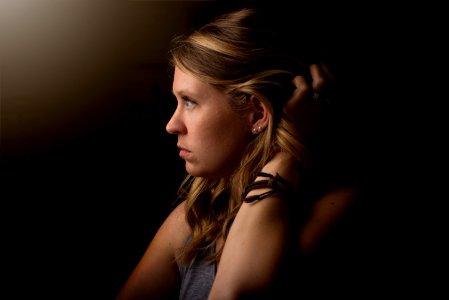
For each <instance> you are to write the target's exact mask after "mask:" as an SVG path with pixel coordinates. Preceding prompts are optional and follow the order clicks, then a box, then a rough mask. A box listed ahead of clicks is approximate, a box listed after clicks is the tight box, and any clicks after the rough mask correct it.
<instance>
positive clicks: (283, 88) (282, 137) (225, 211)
mask: <svg viewBox="0 0 449 300" xmlns="http://www.w3.org/2000/svg"><path fill="white" fill-rule="evenodd" d="M270 24H271V23H270V20H269V19H268V18H267V16H266V15H264V14H263V13H262V12H260V11H257V10H255V9H254V8H243V9H239V10H237V11H234V12H228V13H226V14H223V15H221V16H220V17H218V18H216V19H214V20H212V21H211V22H210V23H207V24H206V25H203V26H202V27H200V28H199V29H198V30H194V31H192V32H190V33H188V34H187V35H181V36H178V37H176V38H174V39H173V44H172V47H171V50H170V52H169V71H170V73H171V74H173V71H174V68H175V67H177V68H180V69H181V70H183V71H184V72H187V73H189V74H191V75H193V76H195V77H196V78H198V79H200V80H201V81H203V82H206V83H208V84H211V85H212V86H214V87H215V88H216V89H218V90H220V91H221V92H223V93H225V94H227V95H229V96H230V98H231V103H230V105H231V107H232V108H233V109H235V110H236V111H240V112H241V113H245V111H246V110H247V105H248V99H249V98H250V97H251V96H255V97H257V98H258V99H259V100H260V101H263V102H264V104H265V105H266V107H267V108H268V110H269V112H270V118H269V123H268V126H267V128H266V130H264V131H263V132H261V133H260V134H258V135H255V136H254V138H253V139H252V140H251V141H250V142H249V143H248V145H246V147H245V150H244V152H243V154H242V158H241V161H240V164H239V166H238V167H237V168H236V170H235V171H234V172H233V173H232V174H231V175H230V176H228V177H226V178H219V179H210V178H202V177H193V176H191V175H187V177H186V178H185V180H184V181H183V183H182V184H181V186H180V189H179V193H178V194H179V199H185V200H186V206H185V207H186V219H187V223H188V224H189V226H190V228H191V230H192V234H191V237H190V239H189V241H188V243H187V244H186V246H185V247H184V248H183V250H182V252H181V254H180V255H179V257H178V258H177V260H178V262H180V263H189V262H190V261H191V260H192V259H193V258H194V257H195V256H206V253H208V250H210V249H211V247H215V245H216V243H217V241H218V239H219V238H221V237H223V238H224V239H226V237H227V235H228V232H229V229H230V226H231V225H232V222H233V220H234V218H235V216H236V214H237V211H238V209H239V208H240V206H241V204H242V200H241V198H240V195H241V193H242V191H243V189H244V187H245V186H246V185H247V184H248V183H250V182H252V181H254V180H255V177H256V175H257V173H259V172H260V171H261V169H262V167H263V166H264V165H265V164H266V162H267V161H268V160H269V159H270V158H271V157H272V155H273V153H275V152H277V151H286V152H289V153H291V154H292V155H293V156H294V157H296V158H297V160H298V161H300V162H303V163H305V161H306V157H307V156H306V151H305V148H304V147H303V145H302V144H301V143H300V142H299V141H298V139H297V138H296V136H297V135H296V133H295V131H294V129H293V126H292V124H291V123H290V122H289V121H288V120H287V119H286V118H285V117H284V116H283V106H284V104H285V103H286V102H287V100H288V99H289V98H290V97H291V95H292V92H293V90H294V86H293V84H292V80H293V78H294V77H295V76H297V75H304V74H305V72H304V70H305V69H304V68H305V64H304V63H303V61H302V60H301V59H300V58H299V57H298V56H297V53H295V54H293V51H290V49H289V47H288V45H287V44H286V43H285V41H284V40H282V39H281V36H280V35H279V34H278V33H277V32H276V31H275V30H274V29H273V28H274V27H273V26H271V25H270ZM286 45H287V46H286ZM212 252H213V253H214V254H213V255H209V256H207V259H209V260H210V261H213V262H217V261H218V260H219V258H220V256H221V253H222V249H220V250H218V251H217V252H215V251H212Z"/></svg>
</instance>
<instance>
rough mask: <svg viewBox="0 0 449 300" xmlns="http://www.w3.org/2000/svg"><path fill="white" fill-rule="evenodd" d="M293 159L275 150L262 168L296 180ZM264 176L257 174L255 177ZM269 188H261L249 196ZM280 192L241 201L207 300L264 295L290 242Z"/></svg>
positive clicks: (261, 178) (285, 212) (270, 172)
mask: <svg viewBox="0 0 449 300" xmlns="http://www.w3.org/2000/svg"><path fill="white" fill-rule="evenodd" d="M299 170H300V168H298V167H297V164H296V160H295V159H294V158H293V157H291V156H290V155H289V154H287V153H278V154H276V155H275V156H274V158H273V159H272V160H271V161H270V162H268V163H267V165H265V167H264V168H263V170H262V172H265V173H269V174H272V175H276V173H278V174H279V175H280V176H282V177H283V178H284V179H286V180H288V181H289V182H290V183H293V184H295V183H297V182H298V181H299V176H300V174H299ZM264 179H266V178H263V177H258V178H257V179H256V181H259V180H264ZM266 191H269V189H266V188H262V189H257V190H253V191H251V192H250V193H249V194H248V196H251V195H257V194H261V193H264V192H266ZM286 200H287V199H285V198H284V196H283V195H282V194H273V195H271V196H268V197H266V198H264V199H263V200H260V201H255V202H252V203H243V204H242V206H241V208H240V210H239V212H238V213H237V216H236V218H235V220H234V222H233V225H232V227H231V229H230V232H229V235H228V237H227V239H226V243H225V246H224V248H223V254H222V256H221V260H220V263H219V265H218V269H217V274H216V277H215V281H214V284H213V286H212V289H211V292H210V295H209V300H212V299H247V298H251V297H256V299H264V297H262V295H266V293H268V292H269V290H270V288H271V287H272V286H273V283H274V282H275V281H276V279H277V275H278V271H279V268H280V267H281V266H282V265H283V263H284V261H283V260H284V259H285V257H286V251H288V250H287V249H289V243H291V242H292V240H291V238H292V234H291V232H290V230H291V226H290V223H289V214H290V213H291V212H290V211H289V205H288V202H287V201H286Z"/></svg>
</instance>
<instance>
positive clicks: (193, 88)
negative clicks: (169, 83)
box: [173, 67, 222, 97]
mask: <svg viewBox="0 0 449 300" xmlns="http://www.w3.org/2000/svg"><path fill="white" fill-rule="evenodd" d="M173 93H174V94H175V95H177V94H189V95H192V96H198V97H199V96H202V97H205V96H212V95H217V94H222V93H221V92H220V91H218V90H217V89H215V88H214V87H213V86H212V85H210V84H208V83H205V82H203V81H201V80H199V79H198V78H197V77H195V76H193V75H192V74H189V73H187V72H184V71H183V70H181V69H179V68H178V67H176V68H175V74H174V79H173Z"/></svg>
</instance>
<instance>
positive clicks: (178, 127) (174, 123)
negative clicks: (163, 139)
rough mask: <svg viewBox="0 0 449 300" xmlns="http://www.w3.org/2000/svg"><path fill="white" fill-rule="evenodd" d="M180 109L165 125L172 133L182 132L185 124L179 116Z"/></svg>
mask: <svg viewBox="0 0 449 300" xmlns="http://www.w3.org/2000/svg"><path fill="white" fill-rule="evenodd" d="M178 114H179V113H178V110H176V111H175V112H174V113H173V115H172V116H171V118H170V120H169V121H168V123H167V125H166V126H165V130H167V132H168V133H170V134H179V133H181V132H182V130H183V127H184V125H183V124H182V122H181V118H180V117H179V116H178Z"/></svg>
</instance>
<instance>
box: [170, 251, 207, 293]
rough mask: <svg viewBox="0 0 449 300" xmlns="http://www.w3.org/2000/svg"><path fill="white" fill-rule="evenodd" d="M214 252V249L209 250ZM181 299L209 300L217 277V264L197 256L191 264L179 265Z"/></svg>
mask: <svg viewBox="0 0 449 300" xmlns="http://www.w3.org/2000/svg"><path fill="white" fill-rule="evenodd" d="M209 252H212V249H211V250H210V251H209ZM179 273H180V275H181V289H180V292H179V300H207V297H208V296H209V292H210V289H211V288H212V283H213V282H214V278H215V264H214V263H212V264H210V263H208V262H207V261H205V260H204V259H197V258H195V259H194V260H193V261H192V263H191V264H190V265H189V266H179Z"/></svg>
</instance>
